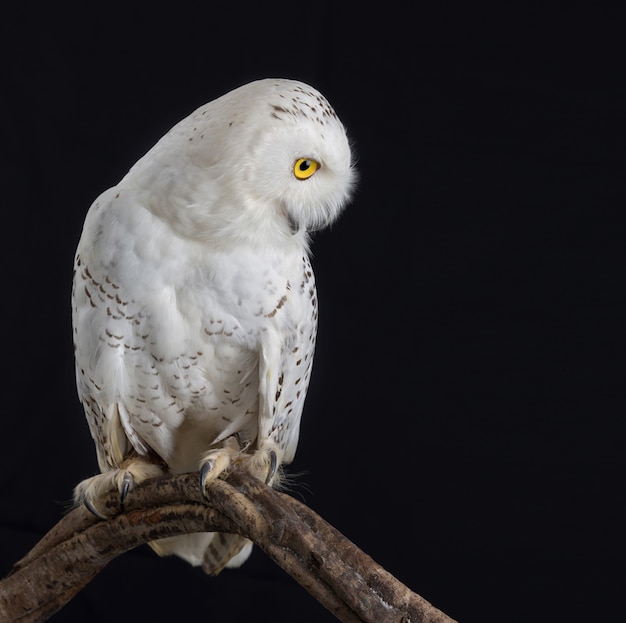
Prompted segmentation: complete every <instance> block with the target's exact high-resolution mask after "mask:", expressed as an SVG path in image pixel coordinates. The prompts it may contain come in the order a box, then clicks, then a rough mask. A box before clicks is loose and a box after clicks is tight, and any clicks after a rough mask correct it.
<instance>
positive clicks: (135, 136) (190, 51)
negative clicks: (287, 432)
mask: <svg viewBox="0 0 626 623" xmlns="http://www.w3.org/2000/svg"><path fill="white" fill-rule="evenodd" d="M161 6H162V7H163V8H160V7H159V5H158V4H157V3H155V4H154V5H153V6H152V7H151V8H150V11H149V12H146V11H143V10H139V9H134V8H132V6H129V5H127V6H126V8H123V9H122V8H119V9H118V8H115V7H113V6H110V7H109V6H108V5H104V4H103V5H101V7H100V9H99V10H98V11H96V10H87V9H83V10H82V11H80V10H79V11H78V12H76V11H69V10H68V11H67V12H66V13H60V12H59V9H57V8H54V9H52V8H51V9H47V11H48V12H45V11H44V12H42V11H41V10H38V11H37V12H35V11H33V10H32V9H31V8H24V9H21V10H20V9H18V10H16V11H15V13H14V14H11V15H8V16H7V15H6V14H5V19H4V21H3V24H2V27H3V29H4V33H3V37H2V39H3V42H4V44H5V51H4V52H3V56H2V75H3V78H2V82H3V85H4V87H3V89H2V115H1V117H0V118H1V122H2V145H3V150H2V151H3V158H4V162H3V163H2V165H1V166H2V174H1V176H0V179H1V183H2V201H3V204H4V205H3V229H2V232H3V239H4V240H3V244H2V254H3V255H2V267H3V271H2V279H3V287H2V292H3V294H2V297H3V305H2V310H3V311H2V314H3V315H2V344H3V349H2V352H3V359H4V363H3V366H4V372H3V380H4V391H3V394H2V419H1V429H0V450H1V454H0V468H1V469H0V505H1V506H0V563H1V564H0V575H4V574H5V573H6V572H8V571H9V569H10V568H11V565H12V564H13V563H14V562H15V561H16V560H18V559H19V558H20V557H21V556H23V555H24V554H25V553H26V552H27V551H28V550H29V549H30V548H31V547H32V546H33V545H34V543H36V542H37V541H38V540H39V539H40V538H41V536H42V535H43V534H44V533H45V532H46V531H47V530H48V529H50V528H51V527H52V526H53V525H54V523H55V522H56V521H58V519H59V518H60V517H61V516H62V514H63V513H64V511H65V509H66V508H67V506H68V504H69V500H70V498H71V492H72V488H73V486H74V485H75V484H76V483H77V482H78V481H80V480H82V479H83V478H85V477H87V476H89V475H92V474H93V473H95V470H96V461H95V452H94V449H93V444H92V441H91V438H90V436H89V432H88V429H87V424H86V422H85V420H84V416H83V414H82V409H81V407H80V405H79V403H78V399H77V397H76V392H75V387H74V376H73V375H74V372H73V359H72V347H71V329H70V307H69V297H70V288H71V272H72V261H73V254H74V250H75V247H76V244H77V242H78V238H79V236H80V231H81V227H82V222H83V218H84V215H85V213H86V211H87V209H88V207H89V205H90V204H91V202H92V201H93V199H94V198H95V197H96V195H98V194H99V193H100V192H101V191H103V190H104V189H106V188H107V187H109V186H112V185H113V184H115V183H116V182H117V181H118V180H119V179H120V178H121V176H122V175H123V174H124V173H125V172H126V171H127V170H128V168H129V167H130V166H131V165H132V164H133V163H134V162H135V161H136V160H137V159H138V158H139V157H140V156H141V155H143V153H145V151H146V150H147V149H148V148H149V147H150V146H151V145H152V144H153V143H154V142H155V141H156V140H157V139H158V138H159V137H160V136H161V135H162V134H164V133H165V132H166V131H167V130H168V129H169V128H170V127H171V126H172V125H173V124H174V123H176V122H177V121H178V120H179V119H181V118H182V117H184V116H186V115H187V114H189V113H190V112H191V111H192V110H194V109H195V108H196V107H197V106H199V105H201V104H203V103H205V102H206V101H209V100H211V99H213V98H215V97H217V96H219V95H221V94H223V93H224V92H226V91H228V90H230V89H231V88H234V87H236V86H239V85H240V84H242V83H244V82H247V81H249V80H252V79H257V78H262V77H268V76H270V77H276V76H281V77H290V78H297V79H301V80H303V81H306V82H309V83H310V84H312V85H313V86H315V87H317V88H318V89H320V90H321V91H322V92H323V93H324V94H325V95H326V96H327V97H328V99H329V100H330V102H331V104H333V106H334V107H335V109H336V111H337V113H338V114H339V116H340V117H341V119H342V120H343V122H344V124H345V125H346V126H347V128H348V132H349V134H350V136H351V139H352V140H353V142H354V145H355V151H356V154H357V158H358V169H359V172H360V183H359V187H358V191H357V193H356V195H355V197H354V200H353V202H352V204H351V205H350V206H349V208H348V209H347V210H346V212H345V214H344V215H343V216H342V218H341V219H340V220H339V221H338V222H337V223H336V224H335V225H334V226H333V227H332V228H331V229H330V230H328V231H324V232H321V233H319V234H317V235H316V237H315V240H314V244H313V253H314V257H313V264H314V268H315V271H316V276H317V281H318V290H319V299H320V308H321V312H320V326H319V333H318V350H317V354H316V362H315V366H314V372H313V378H312V382H311V387H310V391H309V396H308V398H307V404H306V407H305V414H304V419H303V424H302V432H301V441H300V446H299V450H298V454H297V456H296V460H295V462H294V464H293V466H292V468H291V469H290V472H291V473H292V474H298V476H297V478H295V482H296V484H295V488H294V491H293V494H294V495H296V496H297V497H299V498H301V499H303V500H304V501H305V502H306V503H307V504H308V505H309V506H311V507H312V508H313V509H314V510H315V511H317V512H318V513H319V514H321V515H322V516H323V517H324V518H325V519H326V520H327V521H329V522H330V523H331V524H333V525H334V526H335V527H336V528H338V529H339V530H341V531H342V532H343V533H344V534H346V535H347V536H348V537H349V538H350V539H351V540H353V541H354V542H355V543H356V544H357V545H359V546H360V547H361V548H362V549H363V550H364V551H365V552H367V553H368V554H370V555H371V556H372V557H373V558H374V559H375V560H376V561H377V562H379V563H380V564H382V565H383V566H384V567H385V568H386V569H387V570H388V571H390V572H391V573H392V574H394V575H395V576H396V577H397V578H399V579H400V580H401V581H403V582H404V583H405V584H407V585H408V586H409V587H410V588H411V589H413V590H414V591H416V592H418V593H419V594H421V595H422V596H424V597H425V598H426V599H428V600H429V601H431V602H432V603H434V604H435V605H436V606H438V607H439V608H441V609H442V610H444V611H445V612H446V613H448V614H449V615H450V616H452V617H455V618H458V619H459V620H461V621H464V622H466V623H469V622H473V621H476V622H478V621H480V622H481V623H484V622H488V621H510V622H515V621H533V622H537V621H555V620H569V621H573V620H584V619H585V617H591V620H599V619H600V618H601V617H602V616H610V615H615V614H616V613H617V612H619V611H622V612H623V607H622V605H621V600H618V597H619V593H620V592H622V591H623V585H624V549H623V540H622V530H623V526H624V519H625V516H624V511H623V509H622V506H623V496H624V473H625V470H624V456H623V448H624V430H623V424H622V421H623V417H624V410H623V406H619V405H618V402H620V401H619V398H621V396H622V394H623V376H622V375H621V374H620V373H618V363H620V361H623V348H618V341H619V336H620V334H621V328H622V326H623V305H622V304H623V302H624V288H623V281H622V280H621V279H619V277H620V276H621V273H622V266H623V263H622V260H621V257H620V256H619V254H618V249H619V250H620V251H621V250H622V248H623V240H624V235H623V234H624V231H623V228H622V225H623V222H622V216H621V215H622V211H623V209H624V200H623V192H622V189H623V184H624V166H623V165H624V135H623V133H622V131H621V129H620V127H619V125H620V123H621V119H622V117H623V116H624V114H625V106H624V105H625V103H626V94H625V89H624V84H625V83H624V76H625V72H624V65H623V64H621V62H620V61H619V60H618V58H619V54H618V52H619V50H617V51H615V50H608V49H606V48H598V47H597V44H596V41H597V38H598V37H601V38H603V39H605V40H606V39H611V35H612V34H613V33H614V32H618V30H614V28H615V27H616V26H618V25H619V24H620V23H622V22H621V21H620V16H619V14H618V13H617V12H616V13H614V14H612V13H610V12H605V11H602V10H599V9H598V10H597V11H596V12H594V13H591V14H590V13H589V12H588V11H587V10H586V9H585V8H578V5H576V4H575V3H574V4H568V5H567V7H566V8H562V9H561V10H558V11H554V12H553V13H547V12H546V11H545V10H543V9H542V10H537V11H536V12H531V11H520V12H516V11H514V10H512V9H510V10H508V12H507V11H505V10H503V9H500V10H499V11H496V12H495V13H494V12H491V11H487V10H485V11H484V12H476V11H475V10H468V11H466V12H462V13H459V12H458V10H457V9H456V8H455V9H452V8H450V9H449V11H447V10H446V9H442V10H441V11H440V12H438V13H435V12H434V11H433V12H430V13H426V12H423V11H422V12H417V13H412V12H409V11H408V9H406V8H405V9H402V10H400V9H398V8H397V7H395V6H394V5H393V4H390V3H386V4H385V5H384V6H381V7H377V6H373V5H371V7H370V8H369V9H367V8H366V7H364V6H361V7H359V8H358V10H356V9H355V8H354V7H349V8H348V7H347V6H346V5H344V4H341V5H339V4H338V3H336V4H335V5H333V4H332V3H324V2H317V3H315V4H311V5H304V4H302V5H296V4H294V3H289V4H288V3H258V4H256V5H246V4H243V5H242V4H231V5H230V7H231V8H219V7H215V6H214V7H211V6H208V4H207V6H205V7H204V8H199V7H200V5H198V6H196V7H195V8H191V7H186V6H184V5H176V4H174V5H161ZM402 6H408V5H402ZM435 31H436V33H437V35H435V34H434V32H435ZM485 32H487V33H489V32H490V33H491V34H493V33H498V35H499V36H498V37H497V40H496V41H495V42H493V41H492V40H491V39H490V40H489V42H487V40H486V39H483V36H484V35H483V34H482V33H485ZM439 33H440V34H441V38H440V39H439V41H438V43H437V44H435V43H433V40H435V39H438V38H439ZM514 33H515V34H516V35H522V36H521V37H518V38H515V40H510V37H513V34H514ZM460 34H463V35H465V38H463V39H461V38H460V37H459V35H460ZM546 35H548V37H546ZM563 35H571V37H569V38H568V41H567V42H564V41H563V40H562V38H561V37H562V36H563ZM537 37H541V38H542V39H551V40H552V41H551V46H550V47H549V48H548V49H546V48H545V47H544V48H541V47H539V45H538V43H537V39H536V38H537ZM461 40H462V41H463V42H464V43H462V44H461V43H460V41H461ZM451 41H453V42H454V43H450V42H451ZM521 41H523V45H522V44H521V43H520V42H521ZM507 43H508V44H509V45H508V46H507V45H505V44H507ZM7 44H8V45H7ZM226 613H228V614H229V620H231V621H248V620H251V617H252V616H259V617H261V620H266V619H267V620H272V621H276V622H278V621H330V620H333V619H332V618H331V617H330V615H329V614H328V613H327V612H326V611H325V610H324V609H323V608H322V607H321V606H319V605H318V604H317V603H316V602H315V601H314V600H313V599H312V598H311V597H309V596H308V594H307V593H306V592H305V591H304V590H303V589H301V588H300V587H299V586H298V585H297V584H296V583H295V582H294V581H293V580H291V579H290V578H289V577H287V576H286V575H285V574H284V573H283V572H282V571H281V570H280V569H279V568H278V567H276V566H275V565H274V564H273V563H272V562H271V561H269V559H267V558H266V557H265V556H264V555H263V554H262V553H261V552H260V551H258V550H256V551H255V552H254V554H253V555H252V558H251V559H250V561H249V562H248V563H246V565H245V566H244V567H242V568H241V569H240V570H237V571H226V572H224V573H223V574H222V575H220V576H219V577H217V578H209V577H207V576H205V575H204V574H203V573H202V572H201V571H199V570H197V569H193V568H191V567H189V566H188V565H187V564H186V563H183V562H182V561H179V560H178V559H164V560H160V559H158V558H157V557H156V555H154V554H153V553H152V552H151V551H150V550H149V549H148V548H147V547H143V548H140V549H138V550H136V551H133V552H130V553H128V554H126V555H124V556H122V557H121V558H119V559H117V560H116V561H114V562H113V563H111V564H110V565H109V566H108V567H107V568H106V569H105V570H104V571H103V572H102V573H101V574H99V575H98V576H97V577H96V578H95V580H94V581H93V582H92V583H91V584H90V585H89V586H88V587H87V588H86V589H85V590H84V591H83V592H82V593H81V594H80V595H79V596H78V597H76V598H75V599H74V601H72V602H71V603H70V604H69V605H68V606H66V608H65V609H63V610H62V611H61V612H60V613H59V614H57V615H56V616H55V617H54V619H53V620H55V621H59V622H73V621H86V620H89V621H92V622H94V623H96V622H100V621H102V622H104V621H111V620H115V621H120V622H122V621H143V620H152V621H170V620H191V619H192V618H193V619H196V618H198V619H201V620H217V617H218V616H223V615H224V614H226Z"/></svg>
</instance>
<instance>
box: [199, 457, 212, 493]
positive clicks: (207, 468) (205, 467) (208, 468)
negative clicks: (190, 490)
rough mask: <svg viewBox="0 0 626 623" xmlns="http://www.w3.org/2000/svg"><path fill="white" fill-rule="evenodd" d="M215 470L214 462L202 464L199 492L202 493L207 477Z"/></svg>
mask: <svg viewBox="0 0 626 623" xmlns="http://www.w3.org/2000/svg"><path fill="white" fill-rule="evenodd" d="M214 469H215V461H214V460H213V459H209V460H208V461H206V462H205V463H203V464H202V467H201V468H200V490H201V491H202V492H203V493H204V486H205V483H206V480H207V476H208V475H209V474H210V473H211V472H212V471H213V470H214Z"/></svg>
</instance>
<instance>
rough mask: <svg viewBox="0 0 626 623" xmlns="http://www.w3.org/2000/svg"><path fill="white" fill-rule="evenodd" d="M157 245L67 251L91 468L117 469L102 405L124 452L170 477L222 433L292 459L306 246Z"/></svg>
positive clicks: (304, 341)
mask: <svg viewBox="0 0 626 623" xmlns="http://www.w3.org/2000/svg"><path fill="white" fill-rule="evenodd" d="M96 220H97V219H96ZM113 239H115V238H113ZM139 240H140V241H141V238H140V237H139ZM181 246H182V247H185V248H184V249H182V248H179V247H181ZM156 248H159V246H158V245H155V239H154V236H153V237H152V238H151V240H150V241H143V242H135V244H133V245H131V246H129V247H124V246H121V245H119V244H118V245H117V248H115V249H113V250H112V249H110V248H107V249H106V250H105V249H101V248H99V246H98V245H90V246H84V247H79V251H78V253H77V258H76V274H75V283H74V326H75V343H76V364H77V366H76V367H77V380H78V388H79V394H80V395H81V398H82V400H83V402H84V404H85V407H86V411H87V416H88V421H89V423H90V427H91V430H92V435H93V436H94V439H96V442H97V443H96V445H97V446H99V452H98V454H99V457H100V456H101V455H102V456H105V455H106V457H107V458H106V459H101V461H100V462H101V464H102V462H103V461H104V462H105V463H107V468H108V469H110V468H111V467H114V466H115V463H117V462H118V461H116V460H114V459H112V458H111V456H110V452H107V445H108V442H109V440H108V439H107V432H106V430H105V428H106V425H107V423H108V420H110V408H112V407H114V408H115V409H117V411H118V412H119V420H120V424H121V426H122V427H123V429H124V432H125V434H126V437H127V438H128V440H129V442H130V443H131V444H132V446H133V449H134V450H135V451H136V452H138V453H139V454H145V453H147V452H150V451H152V452H156V453H157V454H158V455H159V456H160V457H161V459H163V460H164V461H165V462H166V463H167V464H168V465H169V467H170V468H171V469H172V470H173V471H175V472H183V471H191V470H195V469H197V468H198V460H199V457H200V455H201V454H202V453H203V452H206V450H207V448H210V447H212V446H213V445H215V444H219V443H220V442H222V441H223V440H224V439H226V438H227V437H229V436H232V435H236V436H237V439H238V442H239V443H240V444H241V445H243V446H249V447H252V448H254V445H255V444H256V442H257V439H258V436H259V434H260V432H262V433H263V434H264V435H266V436H270V437H271V436H273V437H274V438H275V441H276V442H277V443H279V444H280V445H281V446H283V447H284V449H285V452H286V454H287V455H293V452H294V451H295V443H296V442H297V433H298V429H299V419H300V416H301V412H302V406H303V402H304V395H305V394H306V386H307V384H308V379H309V375H310V363H311V361H312V356H313V348H314V343H315V325H316V317H317V312H316V299H315V286H314V283H313V275H312V271H311V269H310V265H309V262H308V259H307V257H306V254H305V253H304V249H303V248H294V252H293V253H291V254H286V253H284V252H281V253H278V252H276V251H272V252H269V251H268V252H266V253H261V254H260V253H258V252H254V251H243V252H242V251H241V250H239V251H238V252H237V253H236V254H235V253H232V254H231V253H228V252H225V251H224V252H208V251H207V250H205V249H202V248H199V245H198V244H196V243H189V242H188V241H183V240H176V239H175V240H171V237H170V240H169V241H168V243H167V244H166V245H165V244H164V245H163V246H161V247H160V248H159V252H158V253H156V252H155V251H156ZM103 255H105V256H107V257H102V256H103ZM138 275H141V278H139V277H138ZM285 405H286V407H285ZM101 466H102V465H101Z"/></svg>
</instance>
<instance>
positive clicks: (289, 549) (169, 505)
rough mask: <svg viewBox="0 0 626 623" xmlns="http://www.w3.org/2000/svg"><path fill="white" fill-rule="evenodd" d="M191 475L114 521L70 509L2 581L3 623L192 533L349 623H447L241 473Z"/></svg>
mask: <svg viewBox="0 0 626 623" xmlns="http://www.w3.org/2000/svg"><path fill="white" fill-rule="evenodd" d="M207 494H208V499H205V498H204V497H203V496H202V493H201V492H200V487H199V486H198V475H197V474H182V475H177V476H166V477H163V478H159V479H154V480H151V481H147V482H145V483H143V484H142V485H140V486H138V487H136V488H135V489H133V491H132V495H130V496H129V497H128V498H127V500H126V509H125V512H124V513H123V514H115V513H119V495H118V494H111V495H110V496H109V497H107V498H106V500H104V506H105V507H106V508H107V511H108V512H109V513H110V514H111V515H114V516H113V517H112V518H111V519H108V520H105V521H102V520H99V519H97V518H96V517H94V516H93V515H92V514H91V513H90V512H89V511H87V510H86V509H85V508H84V507H79V508H75V509H74V510H72V511H71V512H70V513H68V514H67V515H66V516H65V517H63V519H61V521H59V523H58V524H57V525H56V526H54V528H52V530H50V532H48V534H46V535H45V536H44V537H43V538H42V539H41V541H40V542H39V543H38V544H37V545H35V547H34V548H33V549H32V550H31V551H30V552H29V553H28V554H27V555H26V556H25V557H24V558H23V559H22V560H20V561H19V562H18V563H16V564H15V566H14V567H13V569H12V571H11V572H10V573H9V574H8V575H7V576H6V577H5V578H4V579H3V580H1V581H0V620H2V621H10V622H14V621H15V622H17V621H19V622H20V623H37V622H39V621H45V620H47V619H48V618H49V617H50V616H52V615H53V614H54V613H55V612H57V611H58V610H60V609H61V608H62V607H63V606H64V605H65V604H66V603H67V602H68V601H70V600H71V599H72V598H73V597H74V596H75V595H76V594H77V593H78V592H79V591H80V590H82V589H83V588H84V587H85V586H86V585H87V584H88V583H89V582H90V581H91V579H93V577H94V576H95V575H96V574H97V573H98V572H99V571H100V570H101V569H102V568H103V567H105V566H106V565H107V564H108V563H109V562H110V561H111V560H112V559H113V558H115V557H116V556H119V555H120V554H122V553H124V552H126V551H128V550H130V549H133V548H134V547H137V546H138V545H141V544H142V543H146V542H148V541H152V540H155V539H160V538H163V537H168V536H176V535H179V534H187V533H191V532H215V531H218V532H230V533H237V534H241V535H243V536H246V537H248V538H249V539H251V540H252V541H254V543H255V544H256V545H257V546H258V547H260V548H261V549H262V550H263V551H264V552H265V553H266V554H267V555H268V556H269V557H270V558H271V559H272V560H273V561H274V562H276V563H277V564H278V565H279V566H280V567H282V568H283V569H284V570H285V571H286V572H287V573H289V574H290V575H291V576H292V577H293V578H294V579H295V580H296V581H297V582H299V583H300V584H301V585H302V586H303V587H304V588H305V589H306V590H308V591H309V593H311V595H313V597H315V598H316V599H317V600H318V601H319V602H320V603H322V604H323V605H324V606H325V607H326V608H327V609H328V610H329V611H330V612H332V613H333V614H334V615H335V616H336V617H337V618H338V619H339V620H340V621H344V622H346V623H353V622H357V621H358V622H366V623H381V622H384V621H394V622H398V623H400V622H404V623H408V622H409V621H411V622H412V623H453V620H452V619H451V618H449V617H448V616H446V615H445V614H443V613H442V612H441V611H439V610H437V609H436V608H435V607H434V606H432V605H431V604H430V603H429V602H427V601H426V600H425V599H423V598H422V597H420V596H419V595H417V594H415V593H414V592H412V591H411V590H410V589H409V588H407V587H406V586H405V585H404V584H402V583H401V582H400V581H399V580H397V579H396V578H395V577H393V576H392V575H391V574H390V573H388V572H387V571H386V570H385V569H383V568H382V567H381V566H380V565H378V564H377V563H376V562H374V561H373V560H372V559H371V558H370V557H369V556H368V555H367V554H365V553H364V552H362V551H361V550H360V549H359V548H358V547H356V545H354V544H353V543H352V542H351V541H349V540H348V539H347V538H346V537H345V536H343V535H342V534H341V533H340V532H338V531H337V530H336V529H335V528H333V527H332V526H331V525H329V524H328V523H326V522H325V521H324V520H323V519H322V518H321V517H319V515H317V514H316V513H314V512H313V511H312V510H311V509H309V508H308V507H307V506H305V505H304V504H302V503H300V502H298V501H297V500H295V499H293V498H292V497H290V496H288V495H286V494H284V493H280V492H277V491H274V490H273V489H271V488H270V487H268V486H266V485H264V484H263V483H262V482H260V481H259V480H257V479H255V478H253V477H251V476H250V475H249V474H247V473H246V472H244V471H241V470H238V469H235V470H233V471H232V472H231V473H230V475H229V476H228V478H227V479H226V480H217V481H216V482H214V483H212V484H211V485H210V486H209V488H208V492H207Z"/></svg>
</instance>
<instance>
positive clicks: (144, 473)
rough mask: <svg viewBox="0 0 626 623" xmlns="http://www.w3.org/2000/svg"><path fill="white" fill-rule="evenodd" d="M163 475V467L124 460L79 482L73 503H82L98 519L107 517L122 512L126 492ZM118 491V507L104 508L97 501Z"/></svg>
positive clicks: (140, 460) (144, 462)
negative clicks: (108, 470) (120, 463)
mask: <svg viewBox="0 0 626 623" xmlns="http://www.w3.org/2000/svg"><path fill="white" fill-rule="evenodd" d="M162 475H163V468H162V467H161V466H160V465H157V464H155V463H150V462H148V461H145V460H143V459H138V458H133V459H129V460H128V461H125V462H124V463H123V466H122V467H121V468H119V469H114V470H111V471H110V472H105V473H104V474H98V475H97V476H93V477H91V478H87V479H86V480H83V481H82V482H80V483H79V484H78V485H77V486H76V488H75V489H74V502H75V504H77V505H78V504H81V503H82V504H84V505H85V507H86V508H87V510H89V511H90V512H91V513H93V514H94V515H95V516H96V517H98V518H100V519H109V517H113V516H114V515H117V514H118V513H119V512H122V513H123V512H124V510H125V506H124V504H125V502H126V498H127V497H128V493H129V492H130V491H131V490H132V488H133V487H134V486H135V485H136V484H139V483H141V482H143V481H144V480H147V479H148V478H155V477H157V476H162ZM116 489H117V490H118V491H119V493H120V498H119V508H106V509H104V510H103V505H102V504H99V503H98V501H99V500H101V499H102V498H103V497H104V496H106V495H107V494H108V493H110V492H111V491H114V490H116Z"/></svg>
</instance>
